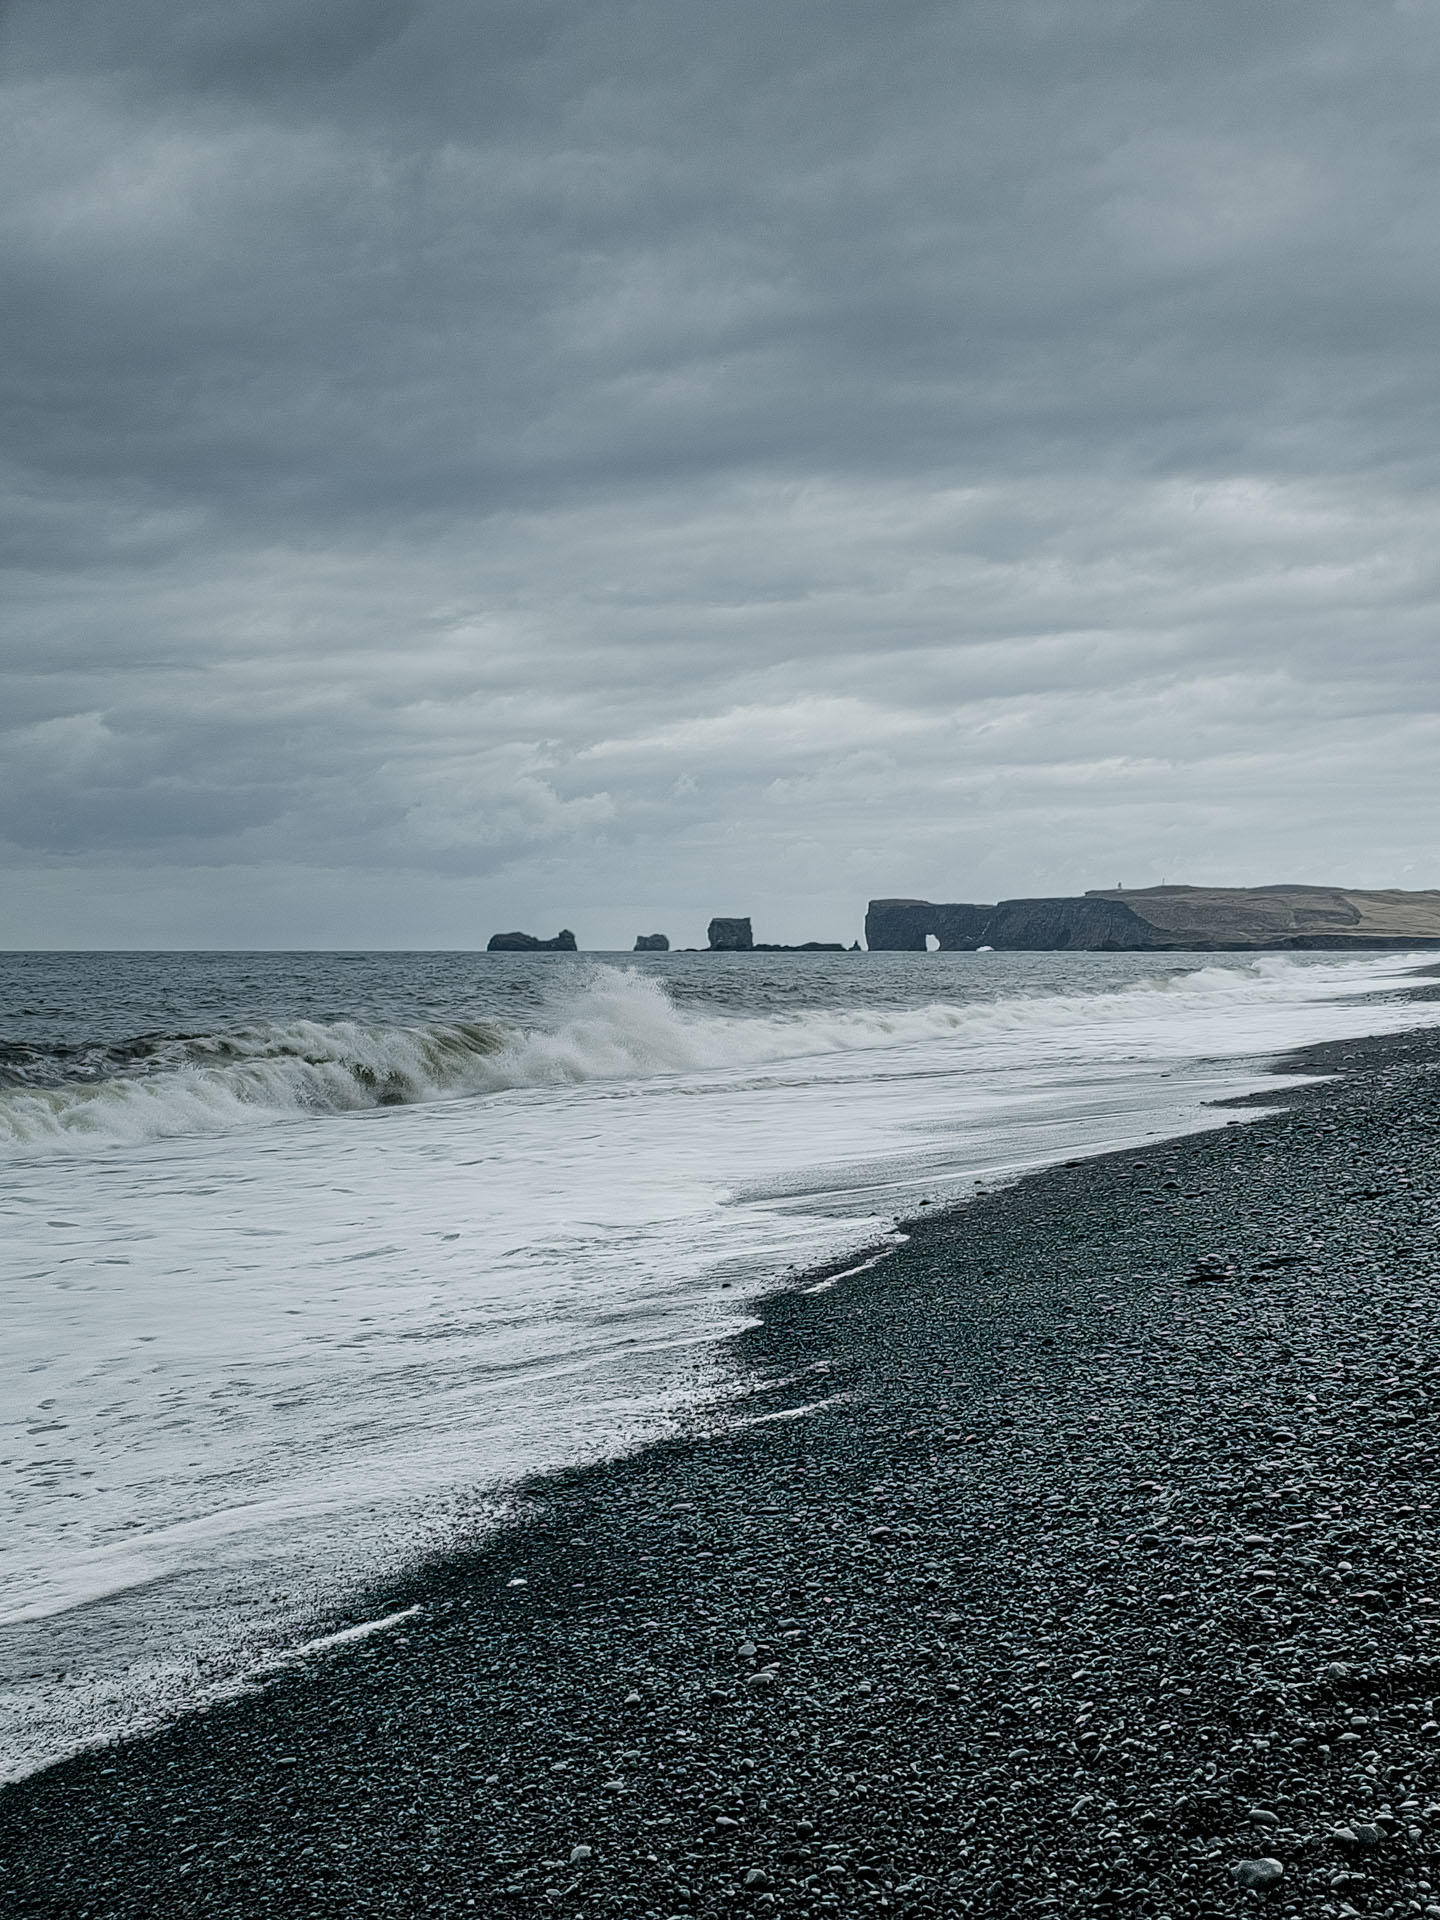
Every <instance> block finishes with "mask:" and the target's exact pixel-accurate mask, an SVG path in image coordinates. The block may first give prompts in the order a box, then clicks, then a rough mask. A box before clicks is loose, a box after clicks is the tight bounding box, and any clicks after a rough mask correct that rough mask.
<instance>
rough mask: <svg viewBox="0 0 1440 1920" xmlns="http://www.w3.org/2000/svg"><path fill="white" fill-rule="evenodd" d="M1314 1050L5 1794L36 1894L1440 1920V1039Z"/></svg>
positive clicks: (774, 1328) (4, 1861)
mask: <svg viewBox="0 0 1440 1920" xmlns="http://www.w3.org/2000/svg"><path fill="white" fill-rule="evenodd" d="M1431 971H1433V970H1431ZM1415 991H1416V993H1417V994H1424V995H1425V997H1427V998H1428V997H1430V995H1431V993H1433V991H1434V989H1426V988H1419V989H1416V990H1415ZM1275 1067H1276V1071H1277V1072H1295V1071H1306V1070H1308V1071H1313V1072H1331V1073H1334V1072H1339V1073H1340V1074H1341V1075H1342V1076H1343V1077H1342V1078H1340V1079H1338V1080H1330V1081H1327V1082H1322V1083H1319V1084H1311V1085H1308V1086H1304V1087H1296V1086H1294V1085H1282V1086H1279V1087H1277V1088H1276V1089H1275V1091H1274V1092H1273V1093H1271V1092H1269V1091H1267V1092H1265V1093H1263V1094H1259V1095H1252V1096H1250V1097H1249V1098H1248V1099H1247V1100H1245V1101H1241V1102H1237V1103H1236V1105H1237V1107H1239V1106H1244V1105H1260V1106H1264V1107H1267V1108H1269V1107H1275V1108H1278V1109H1279V1111H1278V1112H1277V1113H1276V1114H1274V1115H1272V1116H1270V1117H1268V1118H1265V1119H1261V1120H1259V1121H1255V1122H1251V1123H1247V1124H1245V1125H1243V1126H1236V1127H1233V1128H1229V1129H1220V1130H1218V1131H1215V1132H1210V1133H1203V1134H1194V1135H1186V1136H1181V1137H1180V1138H1178V1139H1176V1140H1173V1141H1168V1142H1161V1143H1156V1144H1154V1145H1152V1146H1150V1147H1148V1148H1146V1149H1144V1150H1143V1151H1138V1152H1137V1151H1133V1150H1127V1151H1125V1152H1123V1153H1118V1154H1110V1155H1107V1156H1104V1157H1101V1158H1096V1159H1093V1160H1083V1161H1081V1162H1079V1163H1078V1164H1076V1165H1070V1166H1063V1167H1058V1168H1050V1169H1047V1170H1045V1171H1043V1172H1040V1173H1037V1174H1032V1175H1029V1176H1026V1177H1025V1178H1023V1179H1022V1180H1021V1181H1019V1182H1018V1183H1016V1184H1015V1185H1012V1186H1007V1187H1003V1188H1000V1189H998V1190H996V1191H994V1192H992V1193H985V1194H982V1195H980V1196H978V1197H976V1198H974V1199H972V1200H970V1201H968V1202H966V1203H965V1204H963V1205H962V1206H959V1207H956V1208H948V1209H944V1210H941V1209H936V1211H935V1213H934V1214H933V1215H921V1216H919V1217H918V1218H915V1219H911V1220H909V1221H907V1222H905V1226H906V1230H907V1231H908V1232H909V1234H910V1236H911V1237H910V1239H909V1240H908V1241H907V1242H906V1243H905V1244H904V1245H903V1246H901V1247H899V1248H897V1249H895V1250H894V1251H893V1252H888V1253H887V1254H886V1255H885V1256H884V1257H882V1258H881V1259H879V1260H878V1261H877V1262H875V1263H873V1264H862V1265H861V1266H859V1267H856V1268H854V1269H853V1270H847V1271H846V1272H845V1273H843V1274H841V1275H839V1276H838V1277H837V1278H836V1280H835V1283H834V1284H833V1285H831V1286H829V1287H827V1288H826V1289H825V1290H824V1291H821V1292H818V1293H817V1292H811V1291H806V1290H805V1289H806V1287H807V1285H810V1284H813V1283H814V1282H815V1281H817V1280H821V1279H823V1278H825V1272H826V1270H825V1269H824V1268H819V1269H816V1271H815V1272H814V1273H810V1274H807V1275H806V1276H803V1278H801V1279H799V1280H797V1283H796V1284H795V1285H794V1286H791V1287H787V1288H786V1290H784V1291H783V1292H779V1293H775V1294H772V1295H770V1296H769V1297H768V1298H767V1299H765V1300H763V1301H761V1302H759V1303H758V1304H757V1306H756V1309H755V1311H756V1313H757V1315H758V1316H759V1319H758V1324H756V1325H755V1326H754V1327H752V1328H750V1329H748V1330H746V1331H745V1332H742V1333H741V1334H739V1335H737V1336H735V1337H734V1339H733V1340H732V1342H730V1343H729V1345H730V1350H731V1352H732V1353H733V1354H734V1355H735V1358H736V1361H737V1364H738V1365H739V1367H740V1368H741V1369H742V1370H747V1371H749V1372H750V1373H751V1374H752V1375H753V1376H754V1378H755V1380H756V1383H757V1387H756V1391H755V1392H754V1393H752V1394H751V1395H750V1396H749V1398H748V1399H747V1400H746V1401H745V1402H744V1403H743V1404H744V1406H745V1408H746V1410H747V1413H748V1415H750V1416H751V1417H750V1418H748V1419H747V1420H746V1421H745V1422H743V1423H739V1424H731V1425H729V1426H724V1427H721V1428H720V1429H718V1430H716V1431H713V1432H709V1431H708V1430H705V1429H702V1427H701V1426H700V1425H699V1423H697V1426H696V1429H695V1431H693V1432H691V1433H689V1434H687V1435H685V1436H682V1437H680V1438H676V1439H673V1440H667V1441H662V1442H660V1443H659V1444H657V1445H655V1446H653V1447H651V1448H649V1449H647V1450H646V1451H644V1452H642V1453H639V1454H634V1455H630V1456H626V1457H624V1458H622V1459H620V1460H616V1461H611V1462H608V1463H605V1464H603V1465H599V1466H591V1467H585V1468H582V1469H577V1470H574V1471H572V1472H568V1473H562V1474H558V1475H554V1476H551V1477H549V1478H547V1479H545V1480H543V1481H540V1482H536V1483H532V1484H530V1485H529V1486H527V1487H524V1488H522V1489H520V1490H519V1493H518V1495H517V1505H518V1506H519V1507H520V1508H521V1509H522V1510H523V1514H524V1517H523V1518H522V1519H520V1520H519V1521H518V1522H517V1523H516V1524H515V1525H514V1526H512V1527H510V1528H508V1529H507V1530H505V1531H504V1532H503V1533H500V1534H497V1535H494V1536H491V1537H489V1538H487V1539H485V1540H484V1541H483V1542H481V1543H480V1544H479V1545H477V1546H476V1547H475V1548H474V1549H473V1550H471V1551H468V1552H464V1553H456V1554H452V1555H450V1556H448V1557H444V1558H439V1559H436V1560H434V1561H432V1562H430V1563H428V1564H427V1565H426V1566H424V1567H422V1568H420V1569H417V1570H416V1571H415V1572H414V1573H413V1574H412V1575H411V1576H410V1577H408V1578H407V1579H404V1580H402V1581H400V1582H398V1583H392V1584H390V1585H389V1586H388V1587H387V1588H386V1589H385V1590H384V1591H383V1592H382V1591H378V1590H377V1591H375V1592H373V1593H371V1594H370V1595H368V1596H366V1597H365V1598H364V1599H363V1600H362V1601H360V1602H357V1606H356V1608H355V1612H356V1614H357V1617H358V1616H359V1615H360V1614H361V1613H362V1612H363V1613H366V1614H369V1615H372V1616H376V1617H379V1616H389V1615H392V1614H398V1613H400V1612H402V1611H403V1610H404V1609H406V1608H410V1607H418V1608H420V1609H421V1611H420V1612H418V1613H415V1614H411V1615H409V1616H408V1617H407V1618H405V1619H404V1620H401V1621H398V1622H397V1623H396V1624H395V1625H394V1626H393V1627H391V1628H390V1629H389V1630H387V1631H382V1632H376V1633H373V1634H371V1635H369V1636H365V1637H358V1636H357V1637H352V1638H351V1639H349V1640H348V1641H346V1642H343V1643H342V1644H338V1645H335V1646H333V1647H332V1648H331V1649H330V1650H328V1651H324V1652H320V1653H316V1654H314V1655H312V1656H311V1657H310V1658H309V1659H308V1660H306V1661H305V1662H304V1663H303V1664H301V1665H297V1666H295V1667H292V1668H289V1669H286V1670H285V1671H283V1672H282V1673H281V1674H279V1675H278V1676H276V1677H275V1678H274V1679H272V1680H270V1681H269V1682H268V1683H267V1684H266V1685H265V1686H264V1688H263V1690H262V1691H260V1692H258V1693H256V1694H254V1695H251V1696H248V1697H242V1698H240V1699H237V1700H232V1701H227V1702H224V1703H221V1704H219V1705H216V1706H215V1707H213V1708H212V1709H210V1710H209V1711H208V1712H204V1713H197V1714H192V1715H189V1716H187V1717H185V1718H183V1719H181V1720H179V1721H177V1722H175V1723H173V1724H172V1725H170V1726H168V1727H166V1728H163V1729H161V1730H159V1731H157V1732H155V1733H152V1734H150V1735H147V1736H145V1737H143V1738H141V1739H139V1740H136V1741H134V1742H131V1743H128V1744H125V1745H121V1746H117V1747H110V1748H102V1749H97V1750H94V1751H92V1752H89V1753H86V1754H82V1755H78V1756H76V1757H74V1758H72V1759H70V1760H66V1761H63V1762H60V1763H58V1764H57V1765H55V1766H53V1767H50V1768H48V1769H46V1770H45V1771H43V1772H41V1773H39V1774H36V1775H33V1776H30V1777H29V1778H28V1779H26V1780H23V1781H20V1782H18V1783H16V1784H15V1785H13V1786H10V1787H7V1788H5V1789H3V1790H0V1909H3V1911H4V1912H5V1913H6V1915H7V1916H13V1920H27V1917H28V1916H32V1915H33V1916H36V1917H37V1920H38V1917H39V1916H46V1917H47V1920H49V1917H51V1916H53V1917H54V1920H59V1917H60V1916H64V1917H65V1920H70V1917H71V1916H75V1917H76V1920H79V1916H91V1915H95V1916H98V1915H117V1916H119V1915H124V1916H129V1915H136V1916H139V1915H141V1914H145V1915H151V1914H156V1913H164V1914H167V1915H168V1914H188V1913H191V1912H195V1913H197V1914H198V1913H200V1912H201V1911H203V1912H205V1913H206V1914H207V1915H210V1916H214V1915H217V1914H219V1915H231V1914H233V1915H236V1916H241V1915H245V1916H248V1915H251V1914H255V1915H261V1914H270V1913H275V1914H279V1913H281V1912H282V1911H283V1912H285V1913H287V1914H289V1913H291V1912H293V1911H294V1910H295V1909H296V1908H297V1906H298V1907H299V1908H300V1910H302V1911H306V1912H310V1913H315V1914H321V1915H329V1914H332V1913H333V1914H336V1915H340V1914H345V1915H359V1914H371V1913H374V1914H390V1913H394V1914H397V1915H398V1914H402V1913H404V1914H408V1913H412V1912H414V1911H415V1910H416V1906H417V1898H418V1896H419V1895H420V1894H421V1892H422V1890H423V1895H424V1904H425V1905H426V1906H427V1907H428V1908H429V1909H430V1910H432V1911H439V1912H444V1913H450V1912H468V1911H474V1912H477V1913H489V1912H500V1913H515V1914H532V1913H533V1914H540V1913H546V1914H565V1915H587V1916H589V1915H593V1914H598V1913H606V1912H614V1913H616V1914H620V1915H624V1916H627V1917H628V1916H637V1917H639V1920H643V1917H644V1916H647V1915H650V1914H655V1915H658V1916H660V1917H661V1920H666V1917H667V1916H669V1915H672V1914H679V1913H685V1914H697V1915H705V1914H718V1913H721V1912H725V1913H729V1912H734V1911H741V1912H749V1911H755V1912H759V1913H768V1912H783V1913H786V1914H791V1913H794V1914H808V1913H820V1912H826V1913H830V1912H837V1911H841V1912H849V1911H857V1912H858V1911H861V1910H864V1911H869V1910H870V1909H871V1908H878V1909H880V1910H891V1911H897V1912H903V1913H913V1914H917V1915H921V1914H923V1915H930V1914H935V1915H939V1914H941V1913H944V1914H952V1913H969V1912H975V1913H992V1912H993V1913H997V1914H998V1913H1009V1912H1025V1911H1034V1912H1037V1913H1046V1912H1054V1913H1056V1914H1064V1915H1066V1916H1068V1915H1070V1914H1077V1913H1088V1912H1091V1911H1094V1912H1097V1913H1098V1912H1107V1913H1117V1912H1136V1913H1152V1914H1155V1915H1157V1916H1159V1915H1163V1916H1175V1915H1181V1914H1187V1915H1188V1914H1195V1915H1208V1914H1216V1915H1218V1914H1230V1913H1234V1912H1241V1911H1244V1910H1245V1909H1246V1908H1247V1907H1253V1906H1254V1904H1255V1902H1256V1900H1257V1899H1263V1901H1264V1903H1266V1904H1268V1905H1271V1906H1273V1907H1274V1908H1275V1909H1276V1910H1277V1911H1285V1910H1286V1909H1287V1908H1290V1909H1292V1910H1294V1911H1299V1912H1304V1913H1306V1914H1309V1913H1312V1912H1319V1913H1335V1914H1343V1913H1345V1911H1346V1907H1347V1905H1349V1906H1350V1909H1351V1910H1352V1911H1354V1910H1359V1911H1364V1912H1365V1913H1367V1914H1373V1913H1388V1912H1392V1911H1393V1912H1395V1913H1397V1914H1399V1913H1402V1912H1404V1913H1409V1912H1414V1911H1421V1912H1423V1911H1425V1909H1426V1907H1427V1905H1428V1906H1433V1907H1434V1909H1435V1911H1436V1912H1437V1913H1440V1899H1437V1898H1436V1896H1435V1894H1434V1892H1433V1889H1432V1887H1430V1886H1422V1885H1421V1884H1420V1881H1421V1879H1427V1880H1431V1881H1433V1882H1434V1884H1435V1885H1440V1872H1437V1873H1436V1874H1425V1873H1424V1872H1423V1868H1424V1866H1425V1865H1426V1864H1427V1863H1428V1860H1429V1848H1430V1846H1431V1845H1432V1844H1436V1845H1440V1806H1435V1807H1434V1808H1433V1811H1432V1812H1430V1813H1429V1814H1428V1815H1427V1813H1426V1808H1427V1807H1429V1806H1430V1804H1431V1802H1430V1796H1431V1795H1432V1794H1435V1795H1436V1796H1437V1797H1440V1727H1436V1726H1435V1724H1434V1720H1435V1718H1436V1717H1440V1716H1432V1714H1431V1706H1432V1704H1435V1705H1437V1706H1440V1701H1437V1702H1434V1703H1432V1700H1431V1695H1432V1694H1440V1550H1437V1547H1436V1545H1435V1542H1434V1539H1433V1536H1434V1531H1435V1529H1434V1519H1433V1515H1434V1511H1435V1508H1436V1505H1437V1502H1440V1492H1437V1486H1436V1481H1435V1469H1436V1466H1437V1464H1440V1460H1437V1455H1436V1452H1435V1448H1434V1445H1433V1443H1432V1439H1431V1435H1432V1431H1434V1430H1435V1423H1436V1421H1437V1419H1440V1342H1437V1340H1436V1337H1435V1335H1434V1332H1433V1328H1434V1327H1435V1325H1436V1324H1437V1322H1436V1318H1435V1315H1436V1309H1437V1307H1440V1213H1437V1211H1436V1203H1435V1199H1434V1196H1435V1195H1436V1194H1437V1192H1440V1187H1437V1167H1440V1072H1437V1069H1440V1033H1436V1032H1434V1031H1430V1030H1424V1029H1421V1030H1416V1031H1412V1032H1409V1033H1401V1034H1397V1035H1391V1036H1386V1037H1383V1038H1378V1039H1358V1040H1345V1041H1339V1042H1335V1043H1331V1044H1329V1045H1325V1046H1321V1047H1316V1048H1310V1049H1306V1050H1304V1051H1303V1052H1301V1053H1298V1054H1292V1055H1289V1056H1287V1057H1286V1058H1285V1059H1284V1060H1282V1061H1279V1062H1276V1063H1275ZM1267 1156H1268V1158H1267ZM1137 1162H1144V1163H1145V1164H1144V1166H1143V1169H1137V1166H1136V1163H1137ZM1171 1169H1173V1170H1174V1171H1173V1172H1172V1171H1171ZM1167 1181H1173V1182H1174V1183H1175V1184H1174V1185H1173V1186H1167V1185H1166V1184H1165V1183H1166V1182H1167ZM1407 1181H1410V1182H1413V1183H1414V1184H1413V1185H1408V1186H1407V1185H1404V1184H1402V1183H1404V1182H1407ZM852 1258H853V1257H852ZM1197 1261H1198V1262H1200V1263H1201V1264H1202V1265H1205V1266H1208V1268H1209V1273H1208V1277H1202V1276H1200V1275H1198V1274H1196V1273H1195V1272H1194V1268H1195V1264H1196V1262H1197ZM1342 1368H1343V1371H1341V1369H1342ZM1392 1381H1393V1382H1394V1384H1391V1383H1392ZM1312 1395H1313V1396H1314V1398H1313V1400H1312V1399H1311V1398H1309V1396H1312ZM1432 1395H1433V1397H1434V1402H1435V1408H1436V1411H1435V1413H1431V1412H1430V1411H1429V1399H1430V1397H1431V1396H1432ZM807 1409H809V1411H807ZM1287 1528H1289V1529H1292V1531H1288V1532H1287V1531H1286V1529H1287ZM747 1649H748V1651H747ZM1186 1689H1188V1691H1187V1690H1186ZM1352 1719H1358V1720H1359V1721H1360V1722H1362V1723H1363V1724H1361V1725H1360V1726H1355V1727H1352V1726H1351V1725H1350V1724H1349V1723H1350V1721H1351V1720H1352ZM1427 1721H1429V1722H1430V1730H1428V1731H1427V1730H1426V1722H1427ZM1265 1743H1268V1744H1265ZM1372 1755H1373V1756H1374V1757H1370V1756H1372ZM1407 1800H1410V1801H1414V1802H1415V1804H1414V1806H1406V1805H1405V1804H1404V1803H1405V1802H1406V1801H1407ZM1336 1828H1343V1829H1345V1830H1346V1831H1348V1832H1349V1833H1350V1834H1351V1836H1352V1838H1351V1839H1350V1840H1345V1839H1336V1838H1334V1830H1335V1829H1336ZM1361 1829H1364V1832H1363V1833H1362V1832H1361ZM1411 1829H1414V1832H1413V1834H1412V1832H1411ZM182 1835H183V1837H182ZM1372 1836H1373V1837H1372ZM577 1849H588V1851H578V1852H577ZM1259 1858H1264V1859H1271V1860H1275V1861H1278V1862H1279V1863H1280V1864H1281V1865H1282V1867H1283V1870H1284V1871H1283V1875H1282V1877H1280V1878H1279V1879H1278V1880H1277V1881H1275V1883H1274V1885H1273V1887H1272V1888H1270V1890H1268V1891H1266V1892H1265V1893H1264V1894H1263V1895H1262V1894H1257V1893H1256V1892H1252V1891H1250V1890H1249V1889H1247V1888H1244V1887H1241V1886H1239V1885H1237V1884H1236V1883H1235V1881H1234V1880H1233V1879H1232V1877H1231V1871H1232V1869H1233V1868H1234V1867H1235V1866H1236V1865H1237V1864H1238V1863H1240V1862H1242V1861H1245V1860H1254V1859H1259ZM1436 1864H1437V1867H1440V1861H1437V1863H1436ZM1268 1871H1269V1870H1268V1869H1267V1870H1266V1872H1268ZM1357 1876H1358V1877H1357ZM1412 1903H1415V1904H1412Z"/></svg>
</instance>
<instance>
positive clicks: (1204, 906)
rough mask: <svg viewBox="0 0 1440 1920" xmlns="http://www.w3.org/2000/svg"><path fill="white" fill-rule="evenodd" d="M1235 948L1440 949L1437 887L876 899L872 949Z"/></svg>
mask: <svg viewBox="0 0 1440 1920" xmlns="http://www.w3.org/2000/svg"><path fill="white" fill-rule="evenodd" d="M927 936H929V937H933V938H934V939H935V940H936V942H937V943H938V945H939V946H940V947H941V948H942V949H943V950H948V951H961V952H974V951H975V949H976V948H977V947H994V948H996V949H997V950H998V951H1012V952H1054V951H1064V950H1070V951H1080V952H1088V953H1123V952H1155V953H1159V952H1188V953H1196V952H1200V953H1205V952H1222V951H1224V952H1235V951H1244V950H1250V949H1253V950H1260V949H1266V948H1290V949H1297V948H1299V949H1314V948H1338V947H1423V946H1428V945H1436V946H1440V892H1426V893H1420V892H1414V893H1407V892H1401V891H1400V890H1398V889H1388V890H1384V891H1368V892H1367V891H1364V890H1359V889H1353V888H1345V887H1302V886H1274V887H1180V886H1176V887H1142V888H1140V889H1138V890H1136V891H1130V892H1127V891H1125V890H1123V889H1121V888H1119V887H1116V888H1113V889H1112V888H1097V889H1095V890H1093V891H1092V892H1089V893H1085V894H1078V895H1061V896H1057V897H1055V898H1045V899H1037V900H1002V901H1000V902H999V904H998V905H996V906H984V905H978V904H975V903H971V902H961V903H956V904H953V905H937V904H935V903H933V902H931V901H929V900H872V901H871V902H870V908H869V911H868V912H867V914H866V916H865V942H866V945H867V946H868V947H870V948H871V950H872V951H882V952H884V951H888V952H901V953H904V952H911V953H919V952H923V950H924V948H925V945H926V939H927Z"/></svg>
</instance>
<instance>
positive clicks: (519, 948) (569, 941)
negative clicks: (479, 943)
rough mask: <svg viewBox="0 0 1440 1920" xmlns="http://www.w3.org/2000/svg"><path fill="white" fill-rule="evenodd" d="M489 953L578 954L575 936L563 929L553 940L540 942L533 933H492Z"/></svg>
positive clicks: (487, 944)
mask: <svg viewBox="0 0 1440 1920" xmlns="http://www.w3.org/2000/svg"><path fill="white" fill-rule="evenodd" d="M485 951H486V952H487V953H578V952H579V948H578V947H577V946H576V945H575V936H574V934H573V933H571V931H570V929H569V928H568V927H562V928H561V929H560V931H559V933H557V934H556V936H555V938H554V939H553V940H538V939H537V938H536V937H535V935H534V934H533V933H492V934H491V936H490V938H489V941H488V942H487V943H486V947H485Z"/></svg>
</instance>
